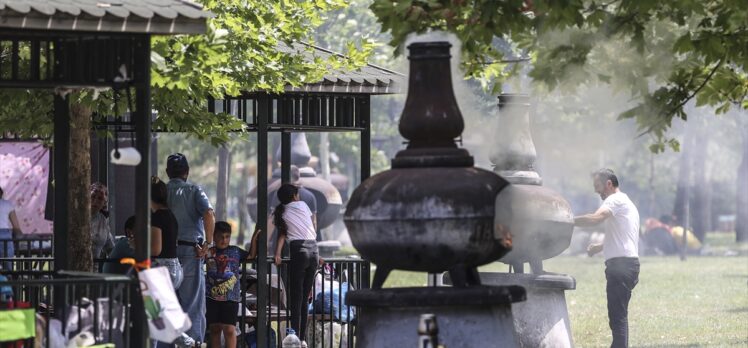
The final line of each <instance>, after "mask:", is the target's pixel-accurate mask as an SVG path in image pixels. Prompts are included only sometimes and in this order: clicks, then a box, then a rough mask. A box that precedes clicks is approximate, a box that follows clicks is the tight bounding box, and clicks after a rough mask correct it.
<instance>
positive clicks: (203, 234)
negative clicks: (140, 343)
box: [166, 153, 215, 346]
mask: <svg viewBox="0 0 748 348" xmlns="http://www.w3.org/2000/svg"><path fill="white" fill-rule="evenodd" d="M189 173H190V167H189V164H188V163H187V157H185V156H184V155H183V154H181V153H175V154H172V155H170V156H169V157H168V159H167V160H166V174H167V175H168V176H169V183H167V184H166V188H167V191H168V197H167V201H168V206H169V208H170V209H171V211H172V213H173V214H174V216H175V217H176V219H177V224H178V232H177V258H179V262H180V263H181V264H182V269H183V271H184V272H183V273H184V280H183V281H182V285H180V286H179V289H177V293H178V294H179V302H180V304H181V305H182V309H183V310H184V311H185V312H187V315H188V316H189V318H190V320H191V321H192V327H191V328H190V329H189V330H188V331H187V335H189V337H191V338H192V339H193V340H195V341H197V342H202V341H203V335H204V334H205V327H206V323H205V275H204V274H203V265H204V257H205V254H206V252H207V250H208V249H209V248H210V247H211V246H212V245H213V228H214V227H215V215H214V214H213V207H212V206H211V205H210V202H209V201H208V196H207V195H206V194H205V191H203V189H202V188H200V186H198V185H196V184H194V183H191V182H188V181H187V177H188V176H189ZM175 343H177V345H178V346H185V345H187V346H189V345H192V344H194V342H191V343H192V344H188V343H189V342H175Z"/></svg>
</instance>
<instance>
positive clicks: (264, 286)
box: [257, 93, 272, 347]
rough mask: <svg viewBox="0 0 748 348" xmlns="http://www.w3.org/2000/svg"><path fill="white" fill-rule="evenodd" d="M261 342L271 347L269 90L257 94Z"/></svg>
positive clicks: (258, 335)
mask: <svg viewBox="0 0 748 348" xmlns="http://www.w3.org/2000/svg"><path fill="white" fill-rule="evenodd" d="M257 102H258V109H257V111H258V112H257V225H258V226H260V229H261V230H262V231H261V232H260V234H259V236H258V237H257V346H258V347H267V345H268V344H267V341H268V336H267V329H268V313H267V310H268V303H269V301H268V258H267V255H268V244H267V241H268V240H267V233H268V231H266V229H267V218H268V211H267V210H268V209H267V208H268V120H269V118H270V115H271V113H272V110H271V108H272V100H271V99H270V96H269V95H268V94H266V93H262V94H260V95H259V96H258V98H257Z"/></svg>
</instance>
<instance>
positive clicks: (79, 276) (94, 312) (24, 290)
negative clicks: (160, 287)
mask: <svg viewBox="0 0 748 348" xmlns="http://www.w3.org/2000/svg"><path fill="white" fill-rule="evenodd" d="M136 285H137V284H136V283H135V282H134V281H133V280H132V279H131V278H129V277H125V276H102V275H100V274H96V273H87V272H60V273H57V274H52V275H45V278H43V279H29V278H26V279H16V280H9V281H0V289H2V291H0V293H1V294H2V295H0V315H7V314H8V313H10V312H11V311H12V310H11V309H9V308H15V310H17V309H19V308H27V309H31V310H33V313H34V321H35V326H36V329H35V333H34V335H33V337H30V338H24V339H20V340H19V341H16V342H18V343H22V344H23V345H22V346H24V347H33V346H35V343H36V344H37V345H36V346H40V347H59V346H65V344H66V342H64V341H65V340H68V339H72V338H73V337H75V336H77V335H81V336H86V335H87V336H88V337H90V339H92V340H93V341H95V342H96V343H113V344H114V345H115V346H116V347H130V346H131V345H130V343H131V341H130V330H131V327H130V326H131V324H130V320H129V317H130V309H131V307H130V300H131V295H132V290H133V289H134V287H135V286H136ZM3 329H4V328H2V327H0V332H1V331H2V330H3ZM6 329H7V328H6ZM4 344H5V343H4ZM19 346H20V345H19Z"/></svg>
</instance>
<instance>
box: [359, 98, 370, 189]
mask: <svg viewBox="0 0 748 348" xmlns="http://www.w3.org/2000/svg"><path fill="white" fill-rule="evenodd" d="M370 107H371V97H369V96H368V95H367V96H361V97H358V98H357V103H356V111H357V112H358V115H359V127H361V128H363V130H362V131H361V181H360V182H364V180H366V179H368V178H369V177H370V176H371V123H370V120H369V119H370V117H371V116H370V115H371V110H370Z"/></svg>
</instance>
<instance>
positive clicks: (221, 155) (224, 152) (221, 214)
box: [216, 145, 229, 221]
mask: <svg viewBox="0 0 748 348" xmlns="http://www.w3.org/2000/svg"><path fill="white" fill-rule="evenodd" d="M228 165H229V149H228V147H226V146H225V145H223V146H221V147H220V148H219V149H218V183H217V186H218V187H217V188H216V220H218V221H225V220H226V203H227V201H228V190H229V168H228Z"/></svg>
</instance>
